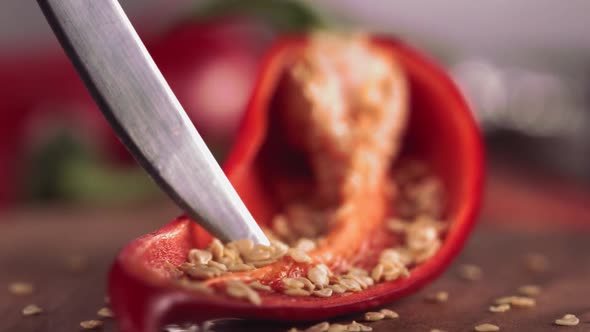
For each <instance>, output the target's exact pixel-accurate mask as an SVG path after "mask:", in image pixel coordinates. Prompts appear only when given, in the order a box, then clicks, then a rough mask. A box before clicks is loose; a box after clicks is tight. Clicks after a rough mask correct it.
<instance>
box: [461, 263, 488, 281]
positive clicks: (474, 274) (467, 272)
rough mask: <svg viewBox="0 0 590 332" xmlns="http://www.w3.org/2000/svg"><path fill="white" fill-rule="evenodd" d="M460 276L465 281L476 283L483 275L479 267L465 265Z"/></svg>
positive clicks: (462, 266)
mask: <svg viewBox="0 0 590 332" xmlns="http://www.w3.org/2000/svg"><path fill="white" fill-rule="evenodd" d="M459 276H460V277H461V278H462V279H464V280H469V281H476V280H479V279H481V277H482V276H483V273H482V271H481V268H480V267H479V266H477V265H473V264H464V265H461V266H460V267H459Z"/></svg>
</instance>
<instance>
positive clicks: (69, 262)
mask: <svg viewBox="0 0 590 332" xmlns="http://www.w3.org/2000/svg"><path fill="white" fill-rule="evenodd" d="M65 264H66V267H67V268H68V269H69V270H70V271H72V272H81V271H84V270H85V269H86V268H87V267H88V257H86V256H83V255H71V256H68V257H66V260H65Z"/></svg>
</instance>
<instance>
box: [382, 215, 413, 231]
mask: <svg viewBox="0 0 590 332" xmlns="http://www.w3.org/2000/svg"><path fill="white" fill-rule="evenodd" d="M408 224H409V223H408V222H407V221H405V220H403V219H397V218H392V219H389V220H388V221H387V229H389V230H390V231H392V232H394V233H398V234H401V233H404V232H405V231H406V230H407V229H408Z"/></svg>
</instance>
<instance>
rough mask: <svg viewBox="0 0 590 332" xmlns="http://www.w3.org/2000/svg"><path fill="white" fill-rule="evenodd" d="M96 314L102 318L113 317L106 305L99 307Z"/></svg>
mask: <svg viewBox="0 0 590 332" xmlns="http://www.w3.org/2000/svg"><path fill="white" fill-rule="evenodd" d="M96 314H97V315H98V317H102V318H112V317H113V311H112V310H111V309H110V308H107V307H103V308H100V309H99V310H98V311H97V312H96Z"/></svg>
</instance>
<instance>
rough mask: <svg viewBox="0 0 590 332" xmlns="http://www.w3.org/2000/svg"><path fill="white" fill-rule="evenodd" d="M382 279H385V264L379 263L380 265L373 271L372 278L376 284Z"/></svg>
mask: <svg viewBox="0 0 590 332" xmlns="http://www.w3.org/2000/svg"><path fill="white" fill-rule="evenodd" d="M382 277H383V264H381V263H379V264H377V265H375V267H374V268H373V270H372V271H371V278H373V280H375V281H376V282H379V281H380V280H381V278H382Z"/></svg>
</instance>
